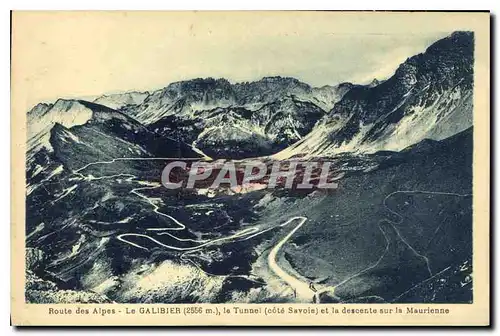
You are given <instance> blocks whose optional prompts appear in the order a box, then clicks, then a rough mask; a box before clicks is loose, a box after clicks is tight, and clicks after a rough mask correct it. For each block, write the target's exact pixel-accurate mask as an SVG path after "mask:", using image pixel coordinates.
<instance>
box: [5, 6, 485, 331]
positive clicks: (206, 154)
mask: <svg viewBox="0 0 500 336" xmlns="http://www.w3.org/2000/svg"><path fill="white" fill-rule="evenodd" d="M489 20H490V17H489V13H488V12H469V13H467V12H462V13H452V12H449V13H447V12H435V13H429V12H427V13H425V12H392V13H391V12H384V13H381V12H379V13H377V12H371V13H370V12H321V11H318V12H225V13H223V12H121V11H110V12H97V11H96V12H90V11H89V12H85V11H84V12H64V11H63V12H55V11H40V12H36V11H27V12H22V11H21V12H16V11H15V12H13V15H12V77H13V82H12V92H13V93H12V99H13V110H12V120H13V128H12V132H13V133H12V138H13V141H12V146H13V149H15V150H14V151H13V158H14V160H15V162H17V163H18V164H19V165H18V166H16V168H15V171H14V172H13V174H14V175H13V180H12V183H13V197H15V200H13V205H12V207H13V215H14V216H15V217H14V218H15V219H14V224H13V225H14V227H13V238H12V239H13V247H12V258H13V262H14V265H15V266H13V267H14V270H15V274H14V275H13V286H15V290H14V294H13V295H14V297H15V303H14V302H13V305H14V306H15V307H18V310H17V321H19V323H20V324H32V323H35V324H45V323H50V324H66V323H70V322H71V323H77V324H87V323H91V324H94V323H95V325H100V324H116V325H122V324H136V323H135V321H134V319H135V318H138V315H141V316H142V317H141V320H140V321H139V320H137V321H136V322H137V324H144V323H147V322H144V319H145V318H150V317H151V318H155V317H154V316H157V317H158V318H159V319H157V320H154V321H152V322H151V324H155V325H157V324H165V325H169V324H176V325H179V324H180V325H197V324H201V325H207V324H210V325H227V324H235V325H248V324H251V325H266V324H276V325H294V324H298V325H309V324H311V325H331V324H337V323H339V322H340V323H341V324H350V325H365V324H367V325H372V324H379V323H380V324H382V325H385V324H399V323H401V324H412V325H420V324H439V323H443V324H445V325H453V324H456V323H458V324H464V325H469V324H470V325H477V324H482V325H484V324H488V323H489V322H488V321H489V317H488V315H489V314H488V307H489V303H488V302H489V292H488V288H489V275H488V272H489V269H488V256H489V246H488V244H489V236H488V230H489V142H490V139H489V129H490V126H489V116H490V110H489V66H490V65H489ZM13 164H14V163H13ZM478 258H480V259H478ZM14 297H13V300H14ZM219 304H224V305H219ZM478 307H480V308H478ZM31 309H34V310H35V311H36V313H31V315H30V316H28V311H30V310H31ZM132 311H133V312H132ZM35 315H36V316H39V317H35ZM198 315H199V316H198ZM269 315H273V316H269ZM85 316H86V317H85ZM161 316H163V320H162V319H161ZM175 316H177V317H175ZM310 316H314V318H313V320H309V321H308V319H310ZM167 317H168V318H172V319H171V320H168V318H167ZM66 318H67V319H69V320H67V321H66V322H64V321H60V322H57V321H58V319H59V320H62V319H66ZM85 318H87V319H88V320H87V322H86V321H85V320H84V319H85ZM98 318H99V319H104V318H110V319H113V320H109V321H108V322H103V321H104V320H97V319H98ZM249 318H252V319H254V318H255V320H253V321H249V320H248V319H249ZM341 318H346V319H348V320H346V322H344V323H342V320H341ZM44 319H45V321H44ZM72 319H75V320H72ZM183 319H185V320H183ZM188 319H189V321H187V320H188ZM196 319H198V320H196ZM419 319H421V320H419ZM127 320H128V321H127ZM230 320H232V321H230ZM377 320H379V321H378V322H377ZM440 320H441V322H439V321H440ZM75 321H76V322H75ZM99 321H101V322H99ZM114 321H115V322H114ZM264 321H267V322H264ZM391 321H393V322H391ZM468 321H470V322H468Z"/></svg>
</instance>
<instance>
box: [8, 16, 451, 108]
mask: <svg viewBox="0 0 500 336" xmlns="http://www.w3.org/2000/svg"><path fill="white" fill-rule="evenodd" d="M351 14H352V13H351ZM366 14H369V13H366ZM393 14H397V13H393ZM454 28H458V29H459V28H460V27H454V26H453V20H451V19H450V20H442V18H440V19H439V20H437V18H436V19H434V17H429V16H424V17H423V18H419V16H418V15H417V16H415V17H413V19H409V18H408V16H407V15H406V16H403V15H391V16H386V15H360V14H359V13H358V14H354V15H349V13H347V14H346V13H344V15H338V13H332V12H294V13H270V12H254V13H246V14H241V13H221V12H214V13H200V12H178V13H165V12H94V13H86V12H82V13H76V12H24V13H19V12H17V13H14V19H13V36H12V42H13V54H12V77H13V79H12V80H13V90H14V91H15V90H16V88H22V89H19V90H18V95H19V97H22V98H21V99H22V100H23V104H24V106H25V107H26V109H29V108H31V107H32V106H34V105H35V104H37V103H38V102H41V101H54V100H56V99H57V98H60V97H62V98H72V97H94V96H95V97H96V96H100V95H102V94H110V93H115V92H126V91H132V90H135V91H146V90H149V91H151V90H155V89H160V88H162V87H165V86H166V85H168V84H169V83H171V82H175V81H179V80H187V79H192V78H198V77H214V78H221V77H223V78H226V79H228V80H229V81H230V82H233V83H234V82H240V81H253V80H258V79H260V78H262V77H264V76H275V75H281V76H291V77H295V78H297V79H299V80H301V81H304V82H306V83H308V84H310V85H312V86H323V85H328V84H329V85H335V84H338V83H340V82H345V81H349V82H353V83H360V84H363V83H368V82H370V81H371V80H372V79H374V78H377V79H385V78H388V77H390V76H391V75H392V74H393V73H394V71H395V69H396V68H397V67H398V65H399V64H401V63H402V62H404V61H405V60H406V59H407V58H408V57H410V56H413V55H415V54H418V53H420V52H423V51H425V49H426V48H427V47H428V46H429V45H430V44H432V43H433V42H435V41H436V40H438V39H440V38H442V37H444V36H447V35H449V34H450V33H451V32H452V31H453V30H458V29H454ZM18 83H21V84H20V85H19V84H18Z"/></svg>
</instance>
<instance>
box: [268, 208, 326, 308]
mask: <svg viewBox="0 0 500 336" xmlns="http://www.w3.org/2000/svg"><path fill="white" fill-rule="evenodd" d="M296 220H298V221H299V223H298V224H297V226H296V227H295V228H294V229H293V230H291V231H290V232H289V233H288V234H287V235H286V236H285V237H283V239H281V240H280V241H279V242H278V244H276V245H275V246H274V247H273V248H272V250H271V252H269V255H268V257H267V262H268V264H269V268H270V269H271V270H272V271H273V272H274V273H275V274H276V275H277V276H278V277H280V278H281V280H283V281H284V282H286V283H287V284H288V285H289V286H290V287H292V288H293V290H294V291H295V295H296V297H297V298H298V299H302V300H307V301H312V298H313V297H314V296H315V294H316V293H315V291H313V290H312V289H311V287H310V285H309V284H308V283H306V282H304V281H302V280H299V279H297V278H296V277H294V276H292V275H290V274H288V273H287V272H286V271H285V270H283V269H282V268H281V267H280V266H279V265H278V263H277V257H278V253H279V251H280V249H281V248H282V247H283V245H285V243H286V242H287V241H288V240H289V239H290V238H291V237H292V236H293V235H294V233H295V232H296V231H297V230H298V229H300V227H301V226H302V225H303V224H304V223H305V221H306V220H307V218H306V217H301V216H298V217H292V218H290V219H289V220H288V221H286V222H285V223H284V224H281V226H286V225H288V224H290V223H292V222H294V221H296Z"/></svg>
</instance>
